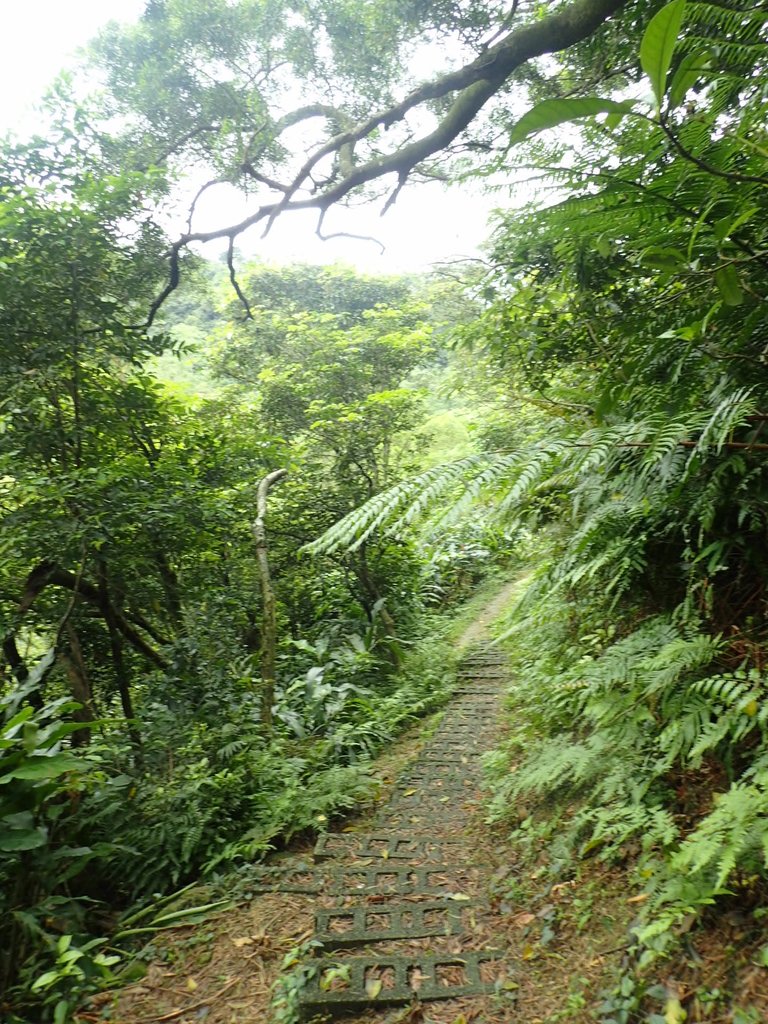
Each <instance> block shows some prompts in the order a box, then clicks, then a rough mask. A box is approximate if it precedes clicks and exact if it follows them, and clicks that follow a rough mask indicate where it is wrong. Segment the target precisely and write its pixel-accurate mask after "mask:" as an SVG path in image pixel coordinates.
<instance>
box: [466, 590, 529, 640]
mask: <svg viewBox="0 0 768 1024" xmlns="http://www.w3.org/2000/svg"><path fill="white" fill-rule="evenodd" d="M527 579H528V577H527V576H525V577H522V578H521V577H519V576H516V577H515V578H514V579H512V580H510V581H509V582H508V583H505V585H504V586H503V587H502V588H501V590H500V591H499V592H498V593H497V594H496V595H494V597H492V598H491V599H490V600H489V601H488V602H487V603H486V605H485V607H484V608H483V609H482V611H481V612H480V614H479V615H478V616H477V618H475V619H473V620H472V622H470V624H469V625H468V626H467V628H466V629H465V630H464V632H463V633H462V634H461V635H460V636H459V638H458V640H457V641H456V647H457V648H458V649H459V650H460V651H464V650H466V649H467V648H468V647H470V646H471V645H472V644H480V643H483V642H485V641H487V640H488V630H489V627H490V626H491V625H492V624H493V623H494V622H495V621H496V620H497V619H498V618H499V617H500V616H501V615H502V613H503V612H504V611H506V610H507V608H509V606H510V604H512V602H513V599H514V598H515V596H516V595H517V594H518V593H519V592H520V591H521V589H522V588H523V586H524V584H525V581H526V580H527Z"/></svg>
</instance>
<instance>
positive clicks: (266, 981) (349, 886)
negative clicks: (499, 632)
mask: <svg viewBox="0 0 768 1024" xmlns="http://www.w3.org/2000/svg"><path fill="white" fill-rule="evenodd" d="M505 590H506V588H505ZM504 596H505V598H506V597H507V595H506V593H505V595H504ZM499 598H501V595H499ZM494 604H495V602H494ZM494 610H495V609H494ZM496 614H498V612H496ZM494 617H495V615H494ZM482 618H483V621H482V622H478V623H477V624H475V623H473V624H472V626H470V628H469V630H468V631H467V632H466V633H465V635H464V636H462V637H461V639H460V640H459V641H458V646H459V647H460V648H462V649H464V650H465V651H466V653H465V655H464V657H463V660H462V661H461V663H460V665H459V669H458V680H457V687H456V691H455V694H454V696H453V698H452V700H451V702H450V703H449V704H448V705H447V707H446V708H445V710H444V712H443V714H442V716H441V717H440V719H439V724H438V726H437V728H436V729H435V730H434V731H433V732H432V734H431V735H430V736H429V738H428V739H426V740H425V739H424V737H423V735H422V736H421V738H420V739H411V740H410V741H409V740H408V739H407V738H406V739H405V740H404V741H403V742H401V743H400V744H398V747H397V748H396V750H395V752H394V757H395V758H396V763H398V764H399V765H400V768H399V770H398V769H393V768H391V767H390V768H388V767H387V761H388V760H390V759H388V758H384V759H380V760H379V761H378V762H377V764H376V769H377V773H378V774H380V775H383V776H384V777H385V780H386V781H388V782H389V783H390V789H389V795H388V798H387V799H386V801H385V802H384V803H382V804H380V805H379V806H378V807H377V809H376V810H375V812H374V814H373V815H372V816H369V817H368V818H361V819H351V820H350V821H349V822H347V823H345V826H344V828H343V830H342V831H338V832H329V833H327V834H324V835H322V836H321V837H320V838H319V840H318V841H317V843H316V845H315V846H314V848H312V847H308V848H306V849H301V848H298V849H296V848H295V847H294V849H293V850H292V851H290V852H289V853H286V854H285V855H283V856H281V857H278V858H276V859H273V860H272V861H271V863H270V865H269V866H262V865H247V866H245V867H244V868H243V871H242V872H241V873H240V874H239V875H236V876H230V877H229V879H228V880H224V882H225V884H226V894H227V895H228V896H230V897H231V898H232V899H233V907H232V909H231V910H229V911H226V912H224V913H222V914H220V915H218V916H217V917H215V918H213V919H211V920H210V921H208V922H205V923H204V924H202V925H198V926H197V927H196V928H194V929H187V930H180V931H178V932H176V933H174V934H173V935H167V936H166V937H164V939H163V940H162V942H161V943H158V947H157V948H156V949H150V951H149V953H150V957H151V959H150V963H149V967H148V970H147V972H146V974H145V976H144V978H142V979H141V981H139V982H138V983H137V984H135V985H132V986H129V987H128V988H126V989H124V990H123V991H121V992H120V993H118V994H117V995H114V994H113V995H111V996H109V995H108V994H105V997H104V998H102V997H97V998H96V1000H94V1001H93V1002H92V1004H91V1006H90V1007H89V1010H90V1012H88V1010H86V1011H85V1012H84V1013H83V1014H82V1015H81V1017H80V1018H79V1019H80V1020H81V1021H82V1022H84V1024H85V1022H91V1021H96V1020H103V1019H105V1018H104V1017H103V1016H102V1014H103V1013H104V1012H106V1013H107V1017H108V1019H109V1020H111V1021H112V1022H113V1024H164V1022H170V1021H174V1022H179V1024H192V1022H200V1021H205V1022H206V1024H234V1022H237V1024H257V1022H258V1024H267V1022H271V1024H284V1022H286V1024H287V1022H292V1021H294V1020H296V1019H297V1017H300V1018H301V1019H302V1020H304V1021H311V1022H313V1024H314V1022H320V1021H331V1020H335V1019H337V1018H339V1019H342V1020H344V1021H346V1022H348V1024H470V1022H473V1021H475V1022H482V1024H507V1022H512V1021H517V1022H519V1020H520V1017H519V1013H518V1012H516V1010H515V1006H516V999H517V996H518V987H519V986H518V982H517V981H516V972H517V971H518V970H519V964H520V958H519V955H515V956H514V957H513V956H512V955H510V944H509V936H508V921H507V923H506V926H505V922H504V913H506V914H507V915H508V908H506V909H505V911H504V913H503V912H502V911H501V910H500V909H499V900H498V899H492V898H491V895H492V893H493V891H494V889H498V888H499V887H500V888H501V889H502V890H503V888H504V884H505V880H507V879H508V878H509V877H510V875H511V874H513V873H514V872H513V868H512V865H510V864H509V863H508V858H507V855H506V854H505V851H504V850H502V849H499V848H497V846H496V845H495V843H494V840H493V839H492V838H491V836H490V835H489V832H488V829H487V826H486V825H485V824H484V816H485V812H484V810H483V792H482V766H481V758H482V755H483V754H484V753H486V752H487V751H488V750H491V749H492V748H493V747H494V746H495V745H496V743H497V742H498V739H499V733H500V711H501V701H502V698H503V694H504V691H505V688H506V687H507V685H508V682H509V679H508V673H507V671H506V670H505V665H504V660H503V657H502V655H501V654H500V653H498V651H496V650H495V649H493V648H492V647H491V646H490V645H489V644H488V643H487V642H483V641H482V638H483V637H485V636H487V633H486V626H487V616H485V615H484V616H483V617H482ZM478 640H480V642H479V643H478ZM470 644H471V645H473V646H468V645H470ZM403 765H405V767H403ZM388 775H389V776H390V777H389V779H386V777H387V776H388ZM393 775H394V776H395V778H394V779H393V778H392V777H391V776H393ZM200 891H201V892H202V893H203V895H204V896H205V895H207V894H206V891H205V890H200ZM223 894H224V893H223V891H222V889H218V890H216V889H215V888H214V889H213V890H211V891H210V895H212V896H213V897H217V896H221V895H223ZM196 902H201V900H200V898H199V896H198V897H196ZM276 982H277V986H278V991H281V992H282V993H283V995H284V996H285V999H284V1001H283V1007H282V1009H281V1008H280V1007H279V1005H278V1006H277V1007H275V1005H274V1004H273V999H274V992H275V983H276ZM107 1000H108V1003H107ZM278 1003H279V1000H278ZM93 1010H97V1013H96V1014H94V1013H93ZM98 1011H101V1012H100V1013H99V1012H98Z"/></svg>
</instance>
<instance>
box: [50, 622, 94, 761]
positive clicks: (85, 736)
mask: <svg viewBox="0 0 768 1024" xmlns="http://www.w3.org/2000/svg"><path fill="white" fill-rule="evenodd" d="M66 632H67V638H68V640H69V650H68V651H62V652H61V654H60V655H59V657H60V658H61V660H62V662H63V664H64V667H65V669H66V670H67V678H68V679H69V688H70V690H71V691H72V696H73V697H74V699H75V700H76V701H77V702H78V704H81V705H82V707H80V708H78V709H77V710H75V711H73V712H72V718H73V720H74V721H75V722H82V723H83V728H82V729H78V730H77V732H73V733H72V744H73V746H75V747H87V746H88V744H89V743H90V741H91V730H90V727H89V723H90V722H92V721H93V720H94V718H95V717H96V715H95V712H94V708H93V700H92V695H91V685H90V682H89V680H88V672H87V670H86V667H85V659H84V658H83V651H82V648H81V647H80V638H79V637H78V635H77V633H76V632H75V630H74V628H73V626H72V624H71V623H67V626H66Z"/></svg>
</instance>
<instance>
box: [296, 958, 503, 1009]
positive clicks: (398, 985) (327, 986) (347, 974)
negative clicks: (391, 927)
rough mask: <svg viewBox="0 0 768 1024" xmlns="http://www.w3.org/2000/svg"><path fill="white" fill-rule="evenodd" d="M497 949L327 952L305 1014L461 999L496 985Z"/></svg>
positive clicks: (305, 994)
mask: <svg viewBox="0 0 768 1024" xmlns="http://www.w3.org/2000/svg"><path fill="white" fill-rule="evenodd" d="M501 955H502V954H501V952H499V951H497V950H485V951H472V952H466V953H462V954H461V955H460V956H454V955H449V956H438V955H424V956H418V957H398V956H383V955H382V956H381V957H375V956H370V957H366V956H357V957H346V958H343V959H338V960H334V959H327V958H323V959H321V960H319V961H318V962H317V964H316V965H315V966H316V972H315V973H314V974H313V976H312V978H311V979H310V980H309V981H308V983H307V985H306V986H305V988H304V989H303V991H302V994H301V1006H302V1010H303V1012H304V1014H305V1015H306V1016H310V1015H311V1014H313V1013H330V1014H332V1015H333V1014H338V1013H345V1012H347V1011H348V1010H364V1009H366V1008H368V1007H377V1006H397V1005H400V1004H402V1003H410V1002H411V1000H412V999H414V998H415V997H418V999H420V1000H423V1001H426V1000H432V999H460V998H465V997H467V996H478V995H485V994H488V993H491V992H493V991H494V987H495V981H496V978H495V976H494V971H493V967H494V965H495V963H496V961H497V960H499V959H500V958H501Z"/></svg>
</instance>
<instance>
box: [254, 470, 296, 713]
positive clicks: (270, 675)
mask: <svg viewBox="0 0 768 1024" xmlns="http://www.w3.org/2000/svg"><path fill="white" fill-rule="evenodd" d="M287 472H288V470H287V469H276V470H275V471H274V472H273V473H269V474H268V475H267V476H265V477H264V479H263V480H262V481H261V483H260V484H259V489H258V491H257V492H256V519H255V520H254V522H253V524H252V526H251V532H252V533H253V539H254V542H255V544H256V560H257V563H258V566H259V579H260V581H261V620H262V621H261V720H262V722H263V723H264V727H265V728H266V729H267V731H268V732H271V730H272V704H273V703H274V699H275V651H276V648H277V616H276V602H275V591H274V588H273V586H272V577H271V574H270V571H269V555H268V552H267V527H266V518H267V495H268V494H269V489H270V487H272V486H273V484H276V483H278V482H279V481H280V480H282V479H283V477H284V476H285V475H286V473H287Z"/></svg>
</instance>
